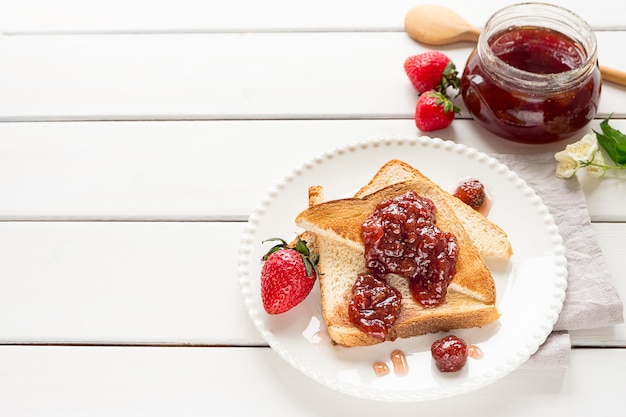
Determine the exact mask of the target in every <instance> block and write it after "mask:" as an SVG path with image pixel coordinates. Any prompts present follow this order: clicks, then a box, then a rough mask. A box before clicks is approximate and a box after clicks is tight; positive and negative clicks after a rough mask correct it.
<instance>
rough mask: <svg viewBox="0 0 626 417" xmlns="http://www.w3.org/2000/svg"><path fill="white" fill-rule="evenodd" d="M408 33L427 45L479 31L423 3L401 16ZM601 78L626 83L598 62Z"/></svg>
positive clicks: (473, 38)
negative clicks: (403, 17)
mask: <svg viewBox="0 0 626 417" xmlns="http://www.w3.org/2000/svg"><path fill="white" fill-rule="evenodd" d="M404 28H405V29H406V32H407V33H408V35H409V36H410V37H411V38H412V39H414V40H416V41H418V42H421V43H424V44H427V45H449V44H451V43H456V42H463V41H467V42H477V41H478V36H480V32H481V30H480V29H479V28H477V27H474V26H472V25H471V24H470V23H468V22H467V21H466V20H465V19H463V18H462V17H461V16H459V15H458V14H457V13H456V12H454V11H453V10H451V9H448V8H447V7H444V6H436V5H429V4H424V5H421V6H416V7H414V8H412V9H411V10H409V12H408V13H407V14H406V17H405V19H404ZM600 73H601V74H602V79H603V80H605V81H610V82H613V83H615V84H619V85H623V86H626V72H623V71H619V70H616V69H613V68H607V67H605V66H602V65H600Z"/></svg>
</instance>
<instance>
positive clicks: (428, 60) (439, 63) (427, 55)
mask: <svg viewBox="0 0 626 417" xmlns="http://www.w3.org/2000/svg"><path fill="white" fill-rule="evenodd" d="M404 70H405V71H406V74H407V75H408V76H409V80H410V81H411V84H413V87H414V88H415V89H416V90H417V92H418V94H422V93H425V92H426V91H430V90H435V91H439V92H440V93H443V94H446V92H447V90H448V87H453V88H455V89H456V90H459V88H460V83H461V80H460V78H459V74H458V72H457V70H456V67H455V65H454V62H452V61H451V60H450V58H448V56H447V55H445V54H444V53H442V52H439V51H428V52H423V53H421V54H418V55H413V56H410V57H408V58H407V59H406V61H404Z"/></svg>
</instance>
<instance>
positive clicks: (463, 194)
mask: <svg viewBox="0 0 626 417" xmlns="http://www.w3.org/2000/svg"><path fill="white" fill-rule="evenodd" d="M454 196H455V197H457V198H458V199H460V200H461V201H462V202H464V203H465V204H467V205H468V206H470V207H471V208H473V209H474V210H478V209H480V208H481V207H482V206H483V204H485V201H486V200H487V195H486V194H485V186H484V185H483V184H482V183H481V182H480V181H478V180H477V179H475V178H469V179H466V180H464V181H463V182H461V183H460V184H459V185H458V187H457V188H456V190H455V191H454Z"/></svg>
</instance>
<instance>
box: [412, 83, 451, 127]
mask: <svg viewBox="0 0 626 417" xmlns="http://www.w3.org/2000/svg"><path fill="white" fill-rule="evenodd" d="M458 112H459V108H458V107H456V106H455V105H454V104H453V103H452V101H450V99H448V98H447V97H445V96H444V95H443V94H442V93H439V92H435V91H428V92H426V93H424V94H422V95H421V96H420V97H419V99H418V100H417V105H416V106H415V125H416V126H417V128H418V129H419V130H421V131H423V132H432V131H434V130H440V129H445V128H446V127H448V126H450V124H451V123H452V121H453V120H454V115H455V114H456V113H458Z"/></svg>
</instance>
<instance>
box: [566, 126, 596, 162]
mask: <svg viewBox="0 0 626 417" xmlns="http://www.w3.org/2000/svg"><path fill="white" fill-rule="evenodd" d="M565 150H566V151H567V152H569V154H570V156H571V157H572V158H574V159H575V160H576V161H578V162H587V161H592V160H593V156H594V154H595V153H596V152H597V151H598V140H597V139H596V136H595V135H592V134H590V133H588V134H586V135H585V136H583V137H582V139H581V140H579V141H578V142H575V143H572V144H569V145H567V146H566V147H565Z"/></svg>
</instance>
